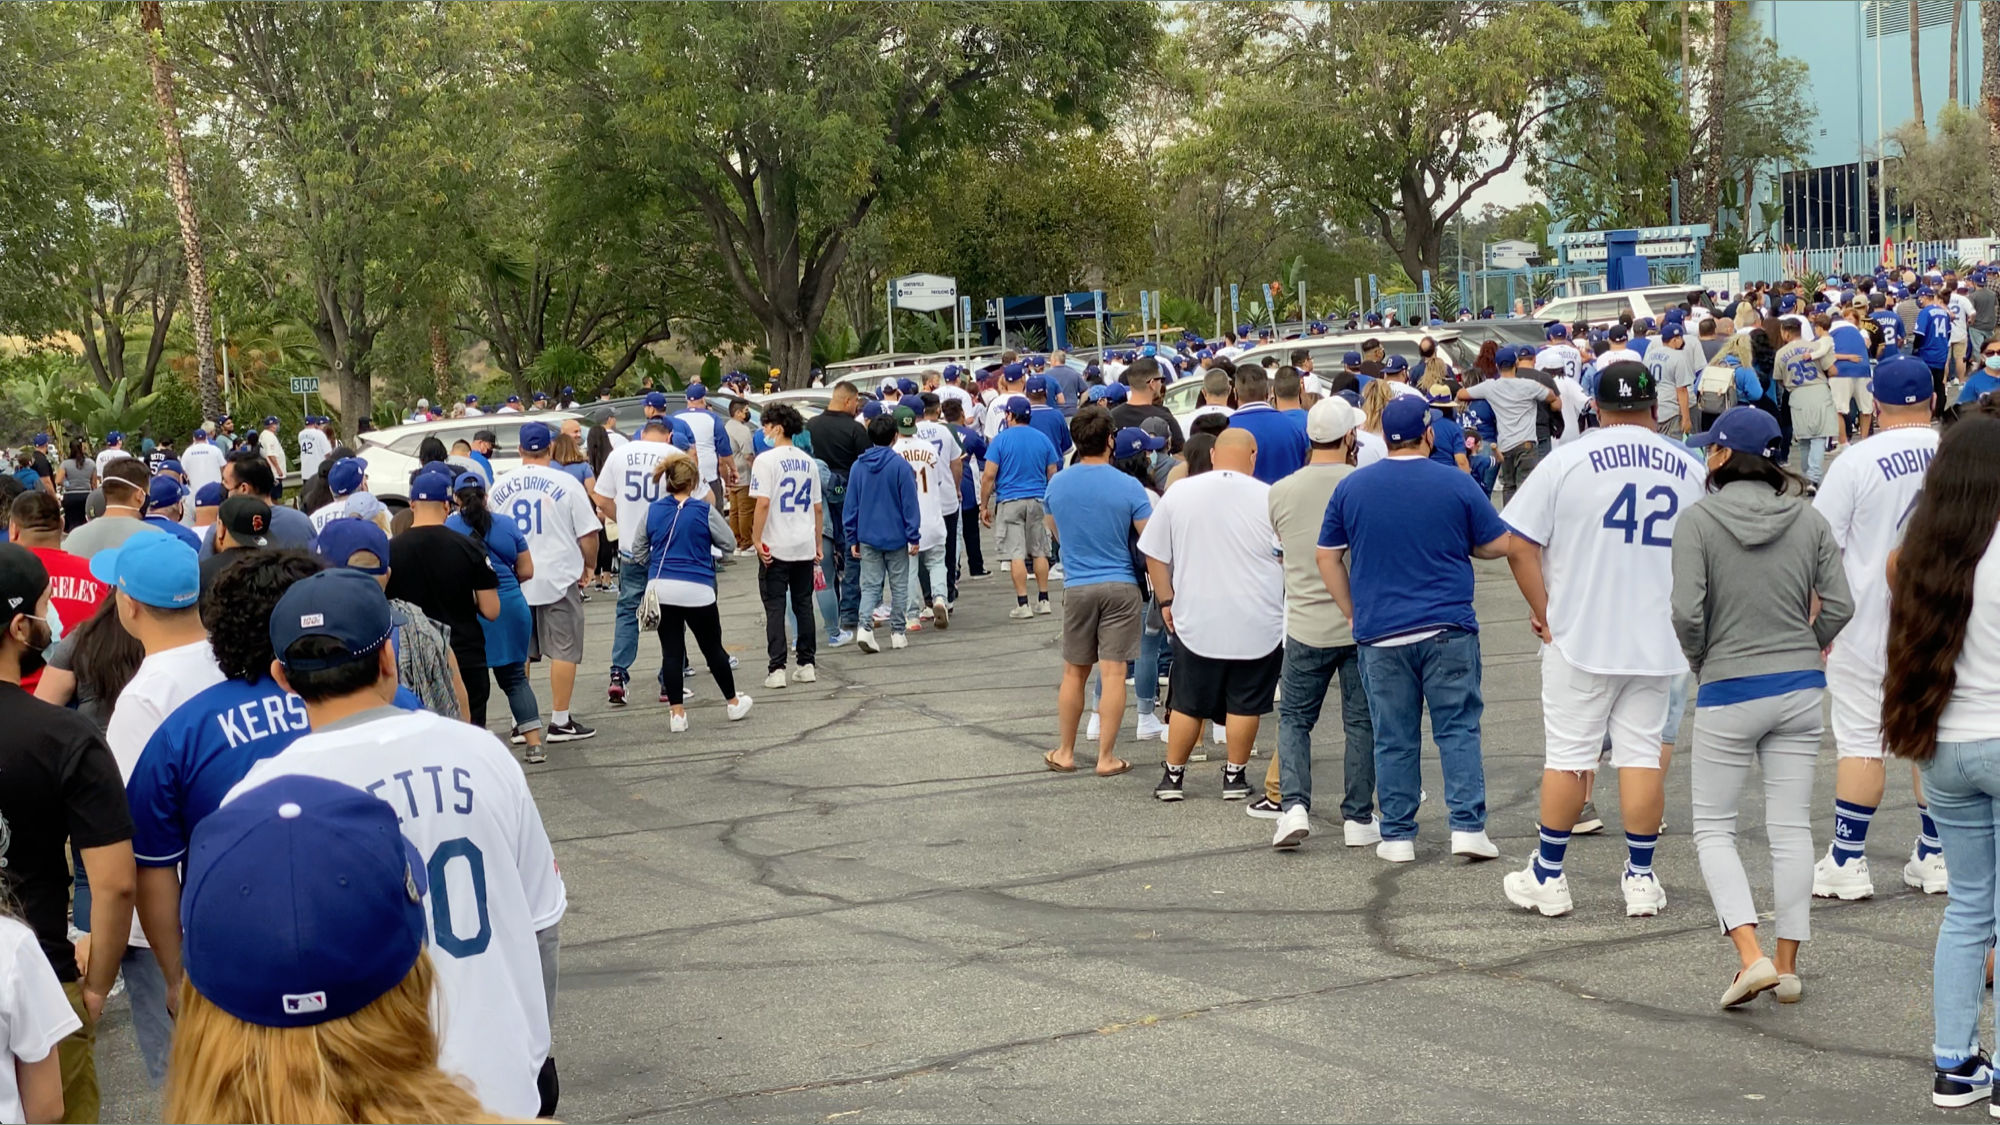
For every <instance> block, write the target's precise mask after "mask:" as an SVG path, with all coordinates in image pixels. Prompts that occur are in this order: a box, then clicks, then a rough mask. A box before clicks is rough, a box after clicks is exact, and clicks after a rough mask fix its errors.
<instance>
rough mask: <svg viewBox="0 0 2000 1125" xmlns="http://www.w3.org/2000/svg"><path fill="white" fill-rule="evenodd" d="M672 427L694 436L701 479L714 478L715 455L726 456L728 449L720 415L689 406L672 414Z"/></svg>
mask: <svg viewBox="0 0 2000 1125" xmlns="http://www.w3.org/2000/svg"><path fill="white" fill-rule="evenodd" d="M674 428H675V429H677V430H685V431H686V432H687V433H689V434H690V435H692V436H693V437H694V457H695V464H696V465H697V466H698V467H699V468H700V469H701V479H703V480H714V479H716V473H717V472H718V470H717V468H716V457H717V455H718V454H721V455H723V456H727V455H728V453H729V451H730V446H729V433H728V432H727V431H726V430H724V429H723V428H722V416H721V415H719V414H717V413H715V412H714V411H713V410H706V409H704V410H696V409H694V408H693V407H689V408H688V409H686V410H683V411H681V412H680V413H679V414H676V415H674Z"/></svg>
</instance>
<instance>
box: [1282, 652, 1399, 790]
mask: <svg viewBox="0 0 2000 1125" xmlns="http://www.w3.org/2000/svg"><path fill="white" fill-rule="evenodd" d="M1355 650H1356V646H1354V645H1335V646H1333V647H1330V648H1319V647H1317V646H1315V645H1309V644H1305V643H1303V642H1301V641H1295V640H1293V639H1292V638H1290V637H1286V638H1285V672H1284V678H1283V679H1282V680H1281V681H1279V682H1280V685H1281V686H1280V688H1279V691H1278V696H1279V698H1278V784H1279V787H1280V789H1281V791H1282V792H1283V794H1284V797H1283V804H1284V806H1285V807H1286V808H1288V809H1289V808H1291V807H1292V806H1294V805H1299V806H1302V807H1304V808H1305V809H1306V810H1308V811H1310V810H1311V809H1312V790H1313V775H1312V734H1313V727H1315V726H1317V725H1318V724H1319V710H1320V707H1321V706H1322V705H1323V704H1325V703H1326V689H1327V687H1328V686H1329V685H1330V684H1331V683H1332V682H1333V679H1334V677H1335V676H1336V675H1337V676H1339V677H1340V723H1341V727H1342V729H1343V731H1344V732H1345V734H1346V737H1347V749H1346V759H1347V760H1346V763H1345V766H1346V776H1345V779H1344V780H1345V782H1346V784H1345V786H1344V788H1343V791H1342V794H1341V799H1340V816H1341V819H1343V820H1352V821H1359V822H1363V823H1365V822H1367V821H1368V820H1369V819H1371V818H1372V817H1373V816H1374V815H1375V723H1374V720H1372V719H1370V718H1369V716H1368V693H1367V692H1365V691H1363V690H1362V688H1361V660H1360V656H1359V654H1358V653H1357V652H1356V651H1355Z"/></svg>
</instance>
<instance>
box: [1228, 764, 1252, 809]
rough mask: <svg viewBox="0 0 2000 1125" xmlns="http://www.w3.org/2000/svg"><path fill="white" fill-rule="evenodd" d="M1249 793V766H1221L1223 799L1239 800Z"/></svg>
mask: <svg viewBox="0 0 2000 1125" xmlns="http://www.w3.org/2000/svg"><path fill="white" fill-rule="evenodd" d="M1249 795H1250V769H1249V767H1247V766H1246V767H1243V768H1241V769H1230V768H1229V767H1228V766H1224V767H1223V768H1222V799H1223V800H1225V801H1240V800H1242V799H1243V798H1245V797H1248V796H1249Z"/></svg>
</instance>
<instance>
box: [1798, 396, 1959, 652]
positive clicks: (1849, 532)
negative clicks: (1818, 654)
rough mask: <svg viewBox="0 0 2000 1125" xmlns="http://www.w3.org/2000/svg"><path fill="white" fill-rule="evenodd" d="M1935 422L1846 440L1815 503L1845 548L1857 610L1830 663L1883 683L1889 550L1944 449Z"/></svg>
mask: <svg viewBox="0 0 2000 1125" xmlns="http://www.w3.org/2000/svg"><path fill="white" fill-rule="evenodd" d="M1937 448H1938V435H1937V432H1936V431H1934V430H1932V429H1931V428H1930V427H1929V426H1911V427H1909V428H1907V429H1902V428H1898V429H1893V430H1883V431H1882V432H1880V433H1877V434H1875V435H1873V436H1871V437H1869V438H1867V439H1866V440H1863V441H1857V442H1855V443H1854V444H1853V445H1850V446H1848V447H1847V452H1845V453H1842V454H1841V455H1840V456H1839V457H1837V458H1835V459H1834V462H1833V464H1831V465H1829V466H1827V469H1826V479H1825V480H1822V481H1821V482H1820V486H1819V495H1818V496H1817V497H1816V498H1815V499H1814V500H1813V507H1815V508H1817V509H1819V514H1820V515H1822V516H1825V517H1826V522H1827V523H1828V524H1830V525H1832V527H1833V541H1834V542H1836V543H1838V544H1840V549H1841V551H1842V552H1843V556H1842V566H1843V567H1844V568H1845V570H1846V571H1847V587H1848V589H1850V590H1852V591H1854V616H1853V618H1852V619H1850V620H1849V621H1848V623H1847V628H1845V629H1842V630H1841V631H1840V636H1839V637H1838V638H1837V639H1835V640H1834V642H1833V652H1832V654H1831V655H1830V656H1829V657H1828V658H1827V664H1828V666H1829V667H1830V668H1839V669H1844V670H1848V671H1857V672H1860V673H1862V674H1863V677H1862V678H1863V679H1872V680H1873V681H1874V682H1875V683H1877V684H1879V683H1881V680H1882V672H1883V670H1884V669H1885V668H1886V667H1887V665H1888V660H1889V578H1888V567H1889V552H1891V551H1893V550H1895V549H1896V545H1897V544H1898V543H1901V542H1902V541H1903V525H1904V524H1906V523H1907V522H1909V518H1910V513H1911V512H1912V511H1914V510H1915V509H1916V506H1917V496H1918V494H1919V493H1921V492H1922V491H1923V489H1924V473H1925V471H1926V470H1928V469H1929V468H1930V466H1931V458H1933V457H1935V456H1936V455H1937Z"/></svg>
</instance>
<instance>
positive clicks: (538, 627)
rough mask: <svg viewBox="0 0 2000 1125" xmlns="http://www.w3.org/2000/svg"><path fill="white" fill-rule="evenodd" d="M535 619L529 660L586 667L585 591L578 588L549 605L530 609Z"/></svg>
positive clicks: (571, 588) (572, 588)
mask: <svg viewBox="0 0 2000 1125" xmlns="http://www.w3.org/2000/svg"><path fill="white" fill-rule="evenodd" d="M528 608H529V610H530V611H532V612H533V613H534V616H535V629H534V633H533V634H532V635H531V636H529V638H528V659H529V660H540V659H542V658H543V657H548V658H549V659H550V660H560V661H563V662H564V663H566V664H581V663H583V591H581V590H579V589H577V588H576V587H575V586H571V587H570V588H569V592H568V593H566V594H564V595H563V596H562V597H560V598H558V599H556V600H555V601H552V602H550V603H549V604H547V605H537V606H530V607H528Z"/></svg>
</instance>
